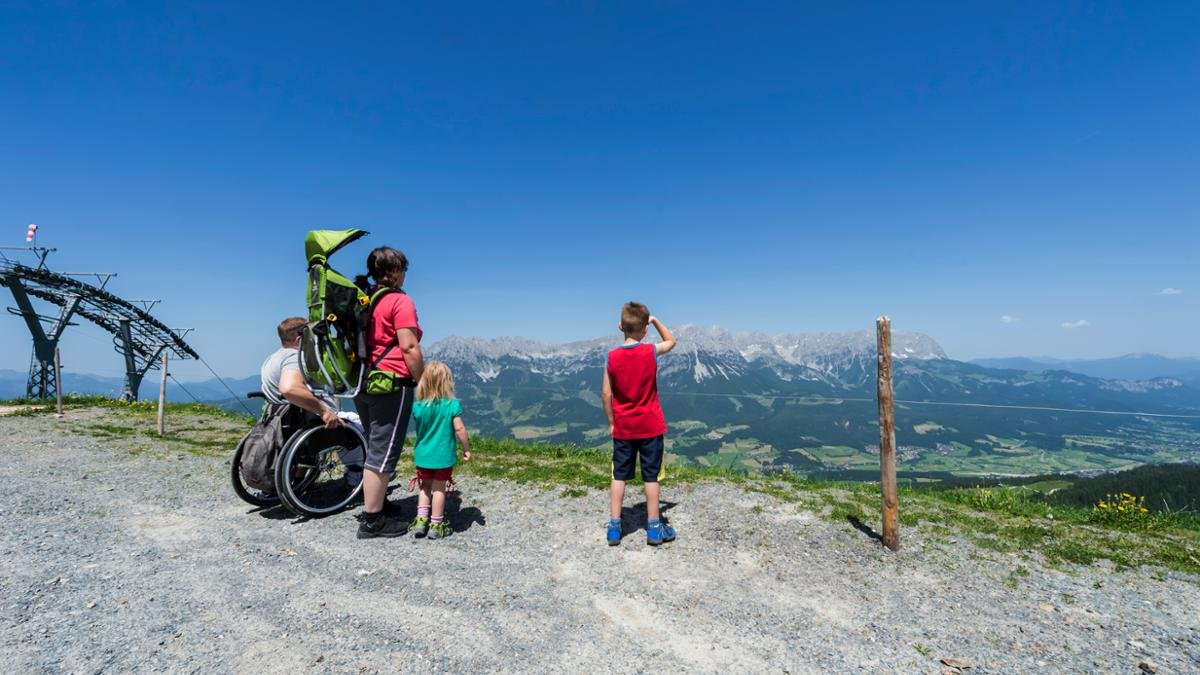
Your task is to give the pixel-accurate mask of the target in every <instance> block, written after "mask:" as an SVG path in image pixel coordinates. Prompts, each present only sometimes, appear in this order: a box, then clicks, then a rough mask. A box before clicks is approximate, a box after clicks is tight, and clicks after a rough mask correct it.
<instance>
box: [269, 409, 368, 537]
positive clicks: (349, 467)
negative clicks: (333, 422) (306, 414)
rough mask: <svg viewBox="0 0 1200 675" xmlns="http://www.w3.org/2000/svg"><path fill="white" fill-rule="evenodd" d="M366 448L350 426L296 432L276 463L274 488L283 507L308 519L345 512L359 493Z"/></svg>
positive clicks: (285, 445) (364, 441)
mask: <svg viewBox="0 0 1200 675" xmlns="http://www.w3.org/2000/svg"><path fill="white" fill-rule="evenodd" d="M366 447H367V442H366V439H364V438H363V437H362V434H360V433H359V432H358V431H357V430H355V429H353V428H351V427H339V428H336V429H326V428H324V427H311V428H308V429H304V430H303V431H299V432H297V433H296V434H295V435H294V436H292V437H291V438H290V439H288V442H287V443H285V444H284V446H283V451H282V452H280V453H279V459H278V461H276V463H275V488H276V491H277V492H278V493H279V497H280V499H281V501H282V502H283V504H284V506H287V507H288V508H289V509H291V510H292V511H293V512H294V513H296V515H300V516H308V517H311V518H319V517H321V516H327V515H329V514H331V513H337V512H339V511H341V510H342V509H345V508H346V507H347V506H349V505H350V503H351V502H353V501H354V500H355V498H357V497H358V494H359V492H360V491H361V490H362V465H363V461H364V460H365V456H366Z"/></svg>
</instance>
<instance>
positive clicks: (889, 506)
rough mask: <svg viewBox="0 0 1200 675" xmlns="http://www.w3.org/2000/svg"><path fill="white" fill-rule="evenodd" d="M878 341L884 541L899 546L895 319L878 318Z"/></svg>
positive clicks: (891, 547) (880, 462) (880, 477)
mask: <svg viewBox="0 0 1200 675" xmlns="http://www.w3.org/2000/svg"><path fill="white" fill-rule="evenodd" d="M875 330H876V332H877V334H878V345H879V371H878V372H879V381H878V384H879V474H880V476H879V486H880V488H881V489H882V492H883V545H884V546H886V547H888V548H889V549H891V550H893V551H899V550H900V500H899V498H898V497H897V496H896V417H895V412H894V410H893V409H892V320H891V319H889V318H887V317H886V316H881V317H879V318H878V319H876V320H875Z"/></svg>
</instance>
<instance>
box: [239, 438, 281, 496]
mask: <svg viewBox="0 0 1200 675" xmlns="http://www.w3.org/2000/svg"><path fill="white" fill-rule="evenodd" d="M247 436H249V434H247ZM245 445H246V437H245V436H243V437H242V440H240V441H238V446H237V450H234V451H233V462H232V463H231V465H230V466H231V470H232V471H231V473H232V475H231V476H230V478H231V480H232V481H233V491H234V492H236V493H237V496H238V497H241V498H242V501H244V502H246V503H247V504H251V505H253V506H263V507H266V506H275V505H276V504H278V503H279V495H273V494H271V493H269V492H263V491H262V490H257V489H255V488H252V487H250V486H249V485H246V483H245V482H244V481H243V480H242V450H243V449H244V448H245Z"/></svg>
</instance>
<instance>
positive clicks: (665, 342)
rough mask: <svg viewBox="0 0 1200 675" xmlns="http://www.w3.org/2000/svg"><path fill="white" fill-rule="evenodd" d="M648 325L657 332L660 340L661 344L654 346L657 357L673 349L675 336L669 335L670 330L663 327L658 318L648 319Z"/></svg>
mask: <svg viewBox="0 0 1200 675" xmlns="http://www.w3.org/2000/svg"><path fill="white" fill-rule="evenodd" d="M650 323H651V324H652V325H653V326H654V330H656V331H658V336H659V337H660V338H662V342H659V343H658V344H656V345H654V351H655V353H657V354H658V355H659V356H662V355H663V354H666V353H667V352H669V351H671V350H672V349H675V336H674V335H671V329H670V328H667V327H666V326H665V325H663V322H661V321H659V320H658V317H656V316H652V317H650Z"/></svg>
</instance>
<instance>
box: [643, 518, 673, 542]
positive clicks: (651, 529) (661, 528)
mask: <svg viewBox="0 0 1200 675" xmlns="http://www.w3.org/2000/svg"><path fill="white" fill-rule="evenodd" d="M668 541H675V528H673V527H671V526H670V525H667V524H665V523H662V522H655V523H650V524H648V525H646V543H647V544H649V545H651V546H658V545H659V544H662V543H665V542H668Z"/></svg>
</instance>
